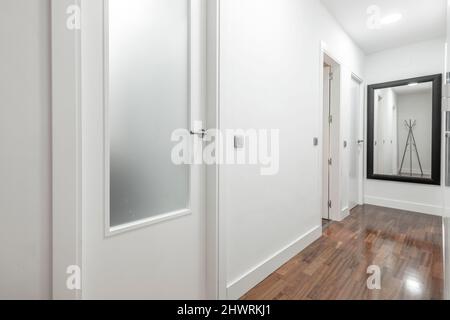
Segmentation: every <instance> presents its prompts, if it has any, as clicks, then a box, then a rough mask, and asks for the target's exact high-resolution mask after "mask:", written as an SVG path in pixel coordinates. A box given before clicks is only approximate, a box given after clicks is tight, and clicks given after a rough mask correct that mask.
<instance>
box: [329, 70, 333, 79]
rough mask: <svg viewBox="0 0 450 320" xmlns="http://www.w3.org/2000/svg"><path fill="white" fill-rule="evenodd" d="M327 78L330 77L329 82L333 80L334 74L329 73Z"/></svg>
mask: <svg viewBox="0 0 450 320" xmlns="http://www.w3.org/2000/svg"><path fill="white" fill-rule="evenodd" d="M329 76H330V80H333V79H334V74H333V72H330V74H329Z"/></svg>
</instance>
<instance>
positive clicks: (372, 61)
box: [364, 39, 445, 215]
mask: <svg viewBox="0 0 450 320" xmlns="http://www.w3.org/2000/svg"><path fill="white" fill-rule="evenodd" d="M444 42H445V40H444V39H436V40H432V41H426V42H421V43H416V44H412V45H410V46H406V47H401V48H396V49H391V50H386V51H382V52H379V53H375V54H372V55H369V56H367V59H366V70H365V75H366V81H367V84H376V83H382V82H387V81H393V80H401V79H408V78H413V77H419V76H426V75H432V74H438V73H442V72H443V70H444V59H445V58H444ZM366 141H367V138H366ZM366 163H367V162H366ZM364 194H365V196H364V200H365V202H366V203H368V204H373V205H380V206H385V207H393V208H396V209H402V210H410V211H418V212H422V213H428V214H435V215H442V201H443V199H442V191H441V187H440V186H429V185H421V184H413V183H401V182H391V181H377V180H368V179H366V180H365V187H364Z"/></svg>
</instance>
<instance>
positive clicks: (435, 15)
mask: <svg viewBox="0 0 450 320" xmlns="http://www.w3.org/2000/svg"><path fill="white" fill-rule="evenodd" d="M321 1H322V3H324V4H325V5H326V7H327V8H328V9H329V10H330V12H331V13H332V14H333V16H334V17H336V18H337V20H338V21H339V23H340V25H341V26H342V27H343V28H344V30H345V31H346V32H347V33H348V34H349V35H350V36H351V37H352V38H353V39H354V40H355V42H356V43H358V44H359V45H360V46H361V48H362V49H363V50H364V52H365V53H367V54H370V53H374V52H380V51H383V50H386V49H390V48H394V47H400V46H405V45H408V44H411V43H416V42H421V41H425V40H430V39H433V38H437V37H444V36H445V25H446V2H447V1H446V0H432V2H430V0H377V1H372V0H358V1H355V0H321ZM372 5H376V6H378V7H379V9H380V18H381V19H382V18H383V17H386V16H388V15H390V14H393V13H400V14H402V15H403V19H402V20H400V21H399V22H397V23H394V24H392V25H383V26H382V27H381V29H376V30H374V29H369V28H368V27H367V21H368V20H369V17H370V16H369V15H368V14H367V9H368V8H369V7H370V6H372ZM372 14H373V13H372Z"/></svg>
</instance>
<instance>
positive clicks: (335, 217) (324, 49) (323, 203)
mask: <svg viewBox="0 0 450 320" xmlns="http://www.w3.org/2000/svg"><path fill="white" fill-rule="evenodd" d="M325 56H328V57H329V58H331V59H332V60H333V61H334V62H335V63H336V64H337V65H338V66H339V67H342V64H341V62H340V60H339V59H337V58H336V55H335V54H334V53H333V52H331V51H330V49H329V47H328V45H327V44H326V43H325V42H324V41H321V42H320V56H319V65H320V69H319V70H320V72H319V86H320V87H319V88H320V91H319V92H320V94H319V141H320V144H319V172H320V181H319V194H320V195H321V196H320V197H319V198H320V205H319V208H320V212H322V210H323V208H324V207H327V206H328V195H325V194H324V192H323V187H324V186H323V180H324V176H323V175H324V165H325V162H324V156H325V155H324V145H323V143H324V141H325V140H324V135H323V131H324V130H323V128H324V126H325V123H324V121H325V120H324V119H325V118H324V99H323V90H324V86H323V81H324V79H323V74H324V72H323V66H324V63H325V60H326V59H325ZM339 80H340V90H341V91H342V81H341V79H339ZM341 100H342V94H340V103H339V104H340V105H341ZM337 117H340V112H339V115H335V120H334V121H336V120H338V119H336V118H337ZM340 130H341V128H340ZM334 139H335V140H336V141H340V139H341V133H340V134H339V137H337V139H336V137H334ZM340 157H341V155H340V153H339V154H338V155H336V156H335V158H334V159H333V162H334V163H333V165H334V166H336V164H337V165H338V169H339V166H340V159H339V158H340ZM339 177H340V174H339ZM334 183H337V185H338V187H337V188H336V189H337V190H336V193H337V194H336V195H335V198H336V199H340V188H339V185H340V179H339V180H338V181H334ZM335 202H336V201H335ZM337 202H338V203H337V204H336V203H335V204H334V205H335V206H337V207H335V209H336V208H337V209H336V210H331V211H330V214H329V218H330V220H332V221H340V220H341V219H340V216H339V214H338V213H340V201H339V200H338V201H337ZM321 217H322V214H321Z"/></svg>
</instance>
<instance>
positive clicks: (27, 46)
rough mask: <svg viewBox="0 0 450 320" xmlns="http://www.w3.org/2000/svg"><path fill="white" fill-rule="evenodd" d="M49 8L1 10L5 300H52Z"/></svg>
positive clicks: (0, 209) (13, 1)
mask: <svg viewBox="0 0 450 320" xmlns="http://www.w3.org/2000/svg"><path fill="white" fill-rule="evenodd" d="M49 12H50V1H49V0H33V1H30V0H2V1H1V9H0V75H1V76H0V99H1V100H0V150H1V156H0V180H1V184H0V219H1V232H0V299H48V298H50V297H51V280H50V279H51V257H50V252H51V228H50V224H51V208H50V203H51V183H50V179H51V171H50V168H51V164H50V152H51V151H50V62H49V61H50V41H49V36H50V16H49Z"/></svg>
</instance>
